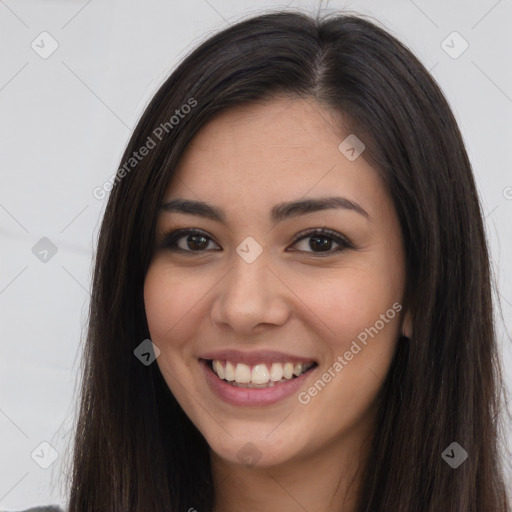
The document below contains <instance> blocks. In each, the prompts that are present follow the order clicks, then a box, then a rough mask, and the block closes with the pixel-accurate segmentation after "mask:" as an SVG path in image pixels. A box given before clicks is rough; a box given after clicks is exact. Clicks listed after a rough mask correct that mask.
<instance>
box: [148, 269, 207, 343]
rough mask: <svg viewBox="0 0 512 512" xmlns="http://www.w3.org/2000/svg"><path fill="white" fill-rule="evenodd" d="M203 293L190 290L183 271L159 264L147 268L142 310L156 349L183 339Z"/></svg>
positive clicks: (202, 291) (188, 280) (195, 289)
mask: <svg viewBox="0 0 512 512" xmlns="http://www.w3.org/2000/svg"><path fill="white" fill-rule="evenodd" d="M195 284H199V283H195ZM204 293H205V290H204V289H202V288H201V287H200V286H191V281H190V279H189V278H188V277H187V276H186V275H184V274H183V272H182V271H181V272H180V271H176V269H174V268H171V267H167V266H165V265H162V264H161V263H159V262H156V263H154V264H153V265H152V266H151V267H150V268H149V270H148V272H147V274H146V279H145V282H144V306H145V310H146V317H147V321H148V327H149V331H150V334H151V336H152V339H153V341H154V342H155V343H156V344H157V345H158V342H160V344H162V345H164V346H165V345H166V344H167V341H166V340H170V339H171V338H173V339H178V340H179V339H183V337H184V336H185V335H186V332H187V330H188V329H187V326H191V325H192V324H193V317H194V314H197V313H196V312H197V311H198V309H199V307H200V299H201V297H202V296H204Z"/></svg>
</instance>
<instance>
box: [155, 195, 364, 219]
mask: <svg viewBox="0 0 512 512" xmlns="http://www.w3.org/2000/svg"><path fill="white" fill-rule="evenodd" d="M334 208H343V209H345V210H352V211H355V212H357V213H359V214H361V215H362V216H363V217H365V218H366V219H369V218H370V216H369V214H368V212H367V211H366V210H365V209H364V208H363V207H362V206H360V205H359V204H358V203H356V202H354V201H351V200H350V199H347V198H345V197H338V196H335V197H321V198H314V199H302V200H298V201H291V202H287V203H279V204H277V205H275V206H274V207H273V208H272V210H271V211H270V218H271V220H272V221H273V222H275V223H277V222H282V221H284V220H286V219H289V218H291V217H298V216H299V215H306V214H308V213H312V212H317V211H321V210H328V209H334ZM160 211H162V212H177V213H185V214H190V215H199V216H200V217H205V218H208V219H212V220H215V221H218V222H222V223H224V224H225V223H226V215H225V213H224V211H223V210H221V209H220V208H217V207H216V206H213V205H211V204H208V203H205V202H203V201H195V200H192V199H181V198H176V199H171V200H170V201H167V202H165V203H164V204H162V206H161V207H160Z"/></svg>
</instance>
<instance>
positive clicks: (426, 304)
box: [69, 12, 508, 512]
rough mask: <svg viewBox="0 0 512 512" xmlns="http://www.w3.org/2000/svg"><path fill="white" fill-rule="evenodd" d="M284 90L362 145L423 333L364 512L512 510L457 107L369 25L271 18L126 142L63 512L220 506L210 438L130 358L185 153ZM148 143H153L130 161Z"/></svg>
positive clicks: (486, 290) (104, 235) (107, 225)
mask: <svg viewBox="0 0 512 512" xmlns="http://www.w3.org/2000/svg"><path fill="white" fill-rule="evenodd" d="M279 94H288V95H296V96H299V97H303V98H312V99H315V100H316V101H318V102H319V103H320V104H321V105H322V106H324V107H326V108H328V109H330V110H331V111H332V112H335V113H339V114H340V116H339V119H340V128H341V127H342V126H343V129H344V130H347V129H348V133H355V134H357V136H358V137H359V138H360V139H361V140H363V141H364V143H365V145H366V150H365V153H364V155H363V156H364V158H366V159H368V161H369V162H371V163H372V164H373V165H374V166H375V168H376V170H377V171H378V172H379V173H380V174H381V175H382V178H383V179H384V183H385V184H386V187H387V189H388V191H389V193H390V195H391V197H392V200H393V202H394V204H395V207H396V211H397V213H398V216H399V219H400V223H401V228H402V232H403V237H404V241H405V252H406V254H405V257H406V265H407V287H406V297H405V299H404V304H405V306H406V307H407V308H408V309H409V310H410V311H411V313H412V316H413V336H412V339H411V340H410V341H409V342H404V343H399V344H398V345H397V350H396V353H395V357H394V359H393V362H392V365H391V369H390V372H389V374H388V376H387V378H386V380H385V382H384V383H383V385H382V388H381V391H380V394H379V398H380V409H379V411H380V412H379V415H378V424H377V428H376V432H377V434H376V436H375V438H374V439H373V446H372V454H371V456H370V458H369V460H370V461H371V462H370V464H369V465H368V467H367V468H365V472H364V480H363V483H364V486H363V492H362V494H361V497H360V502H359V505H358V509H357V510H358V512H384V511H386V512H389V511H393V512H411V511H414V512H441V511H443V512H444V511H450V512H455V511H458V512H483V511H485V512H506V511H508V503H507V497H506V489H505V486H504V482H503V469H502V467H501V464H500V451H499V450H500V446H499V436H498V433H499V428H498V426H499V423H498V418H499V416H498V413H499V410H500V407H501V404H502V392H503V394H504V385H503V382H502V376H501V370H500V362H499V359H498V355H497V346H496V335H495V328H494V325H493V303H492V287H491V276H490V270H489V254H488V246H487V242H486V235H485V231H484V224H483V220H482V219H483V216H482V211H481V207H480V203H479V199H478V194H477V190H476V186H475V182H474V178H473V174H472V169H471V165H470V162H469V160H468V156H467V153H466V150H465V148H464V143H463V139H462V137H461V134H460V132H459V129H458V127H457V124H456V121H455V119H454V116H453V114H452V112H451V110H450V108H449V105H448V103H447V101H446V99H445V98H444V96H443V94H442V92H441V90H440V88H439V86H438V85H437V84H436V82H435V81H434V79H433V78H432V77H431V76H430V74H429V73H428V71H427V70H426V69H425V68H424V66H423V65H422V64H421V63H420V62H419V60H418V59H417V58H416V57H415V56H414V55H413V54H412V53H411V52H410V51H409V50H408V49H407V48H406V47H405V46H404V45H403V44H402V43H401V42H399V41H398V40H397V39H396V38H394V37H393V36H391V35H390V34H389V33H388V32H387V31H386V30H384V29H383V28H380V27H379V26H378V25H377V24H376V23H373V22H371V21H369V20H367V19H365V18H364V17H362V16H357V15H348V14H334V15H330V16H327V17H324V18H322V19H320V17H317V18H316V19H315V18H313V17H310V16H308V15H305V14H302V13H292V12H277V13H269V14H264V15H260V16H256V17H252V18H250V19H246V20H243V21H241V22H239V23H237V24H234V25H232V26H230V27H228V28H226V29H225V30H223V31H221V32H219V33H217V34H215V35H214V36H212V37H210V38H209V39H207V40H206V41H205V42H203V43H202V44H201V45H199V46H198V47H197V48H196V49H195V50H194V51H192V52H191V53H190V54H189V55H188V56H187V57H186V58H185V59H184V61H183V62H182V63H181V64H180V65H179V66H178V67H177V69H176V70H175V71H174V72H173V73H172V74H171V76H170V77H169V78H168V79H167V80H166V81H165V83H164V84H163V85H162V86H161V87H160V89H159V90H158V92H157V93H156V94H155V96H154V98H153V99H152V101H151V102H150V103H149V105H148V107H147V108H146V110H145V112H144V114H143V115H142V117H141V119H140V121H139V123H138V124H137V127H136V128H135V130H134V133H133V135H132V137H131V139H130V141H129V143H128V146H127V148H126V151H125V153H124V156H123V158H122V162H121V165H120V169H119V171H118V173H117V177H116V181H115V182H114V185H113V190H112V192H111V193H110V196H109V199H108V204H107V207H106V211H105V214H104V218H103V222H102V226H101V232H100V234H99V240H98V247H97V253H96V258H95V270H94V277H93V288H92V300H91V303H90V315H89V328H88V335H87V340H86V345H85V349H84V355H83V375H82V389H81V397H80V411H79V416H78V421H77V425H76V438H75V444H74V453H73V461H72V471H71V474H70V501H69V512H102V511H105V512H107V511H108V512H115V511H123V512H128V511H129V512H136V511H137V512H147V511H152V512H159V511H161V512H164V511H166V512H169V511H180V512H181V511H187V510H189V509H191V508H192V509H196V510H198V511H200V512H206V511H211V510H212V503H213V499H214V491H215V490H214V488H213V485H212V478H211V473H210V456H209V449H208V445H207V443H206V441H205V439H204V438H203V437H202V435H201V434H200V433H199V431H198V430H197V429H196V428H195V426H194V425H193V424H192V423H191V422H190V420H189V419H188V418H187V416H186V415H185V414H184V412H183V411H182V409H181V407H180V406H179V405H178V403H177V402H176V400H175V399H174V397H173V395H172V393H171V392H170V390H169V388H168V386H167V385H166V383H165V381H164V380H163V378H162V375H161V374H160V371H159V369H158V365H156V364H151V365H148V366H146V365H144V364H141V362H140V361H139V360H138V359H137V358H136V357H135V356H134V350H135V348H136V347H137V346H138V345H139V344H140V343H141V342H142V341H143V340H145V339H147V338H149V337H150V336H149V331H148V327H147V322H146V317H145V310H144V301H143V284H144V277H145V274H146V271H147V269H148V266H149V263H150V261H151V257H152V251H153V243H154V237H155V223H156V216H157V210H158V207H159V205H160V204H161V201H162V199H163V194H164V191H165V189H166V186H167V184H168V182H169V180H170V178H171V177H172V175H173V172H174V169H175V168H176V165H177V162H178V161H179V158H180V156H181V154H182V153H183V150H184V148H185V147H186V146H187V144H188V143H189V142H190V141H191V139H192V138H193V136H194V135H195V134H196V133H197V131H198V130H199V129H200V128H201V127H202V126H203V125H204V124H205V123H206V122H207V121H209V120H210V119H212V117H213V116H214V115H215V114H216V113H218V112H221V111H225V110H228V109H230V108H233V107H235V106H237V105H241V104H245V103H248V102H254V101H263V100H268V99H272V98H274V97H276V95H279ZM194 102H195V103H194ZM184 105H189V108H185V107H184ZM177 110H178V111H179V112H180V114H178V113H177V112H176V111H177ZM173 116H175V119H171V118H172V117H173ZM176 116H177V117H179V120H177V117H176ZM342 119H343V123H344V124H343V125H341V120H342ZM345 133H346V132H345ZM157 134H159V135H158V136H157ZM340 134H341V131H340ZM150 139H151V141H152V142H153V143H154V145H153V144H151V143H150V142H149V141H150ZM143 146H146V147H149V146H152V147H151V148H150V150H149V152H147V154H146V155H145V156H144V157H143V158H141V159H137V162H136V163H135V161H134V160H133V161H132V160H130V159H131V158H134V157H133V155H134V152H138V151H139V150H140V148H142V147H143ZM128 162H129V163H128ZM127 163H128V164H127ZM123 169H124V171H123ZM452 442H457V443H458V444H459V445H460V446H461V447H462V448H463V449H464V450H465V451H466V452H467V453H468V458H467V460H466V461H465V462H464V463H463V464H462V465H460V466H459V467H458V468H457V469H453V468H452V467H451V466H450V465H449V464H447V462H446V461H445V459H444V458H443V457H442V454H443V452H444V451H445V449H446V448H447V447H449V445H450V444H451V443H452Z"/></svg>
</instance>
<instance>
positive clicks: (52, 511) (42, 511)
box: [0, 505, 64, 512]
mask: <svg viewBox="0 0 512 512" xmlns="http://www.w3.org/2000/svg"><path fill="white" fill-rule="evenodd" d="M0 512H7V510H0ZM12 512H14V511H12ZM18 512H64V510H63V509H62V508H60V507H58V506H57V505H47V506H45V507H32V508H28V509H25V510H20V511H18Z"/></svg>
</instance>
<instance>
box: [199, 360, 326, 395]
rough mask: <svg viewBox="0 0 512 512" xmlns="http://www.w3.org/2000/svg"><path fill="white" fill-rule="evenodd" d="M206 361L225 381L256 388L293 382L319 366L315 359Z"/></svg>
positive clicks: (242, 386)
mask: <svg viewBox="0 0 512 512" xmlns="http://www.w3.org/2000/svg"><path fill="white" fill-rule="evenodd" d="M204 361H205V362H206V364H207V365H208V367H209V368H210V369H211V370H212V372H213V373H215V375H217V377H218V378H219V379H221V380H222V381H224V382H225V383H227V384H229V385H231V386H233V387H238V388H256V389H258V388H260V389H261V388H269V387H272V386H275V385H280V384H285V383H287V382H291V381H292V380H295V379H297V378H298V377H300V376H301V375H303V374H304V373H306V372H308V371H311V370H312V369H313V368H315V367H316V366H318V365H317V363H316V362H314V361H311V362H308V363H292V362H286V363H280V362H274V363H271V364H265V363H261V364H256V365H247V364H245V363H236V362H231V361H223V360H219V359H205V360H204Z"/></svg>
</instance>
